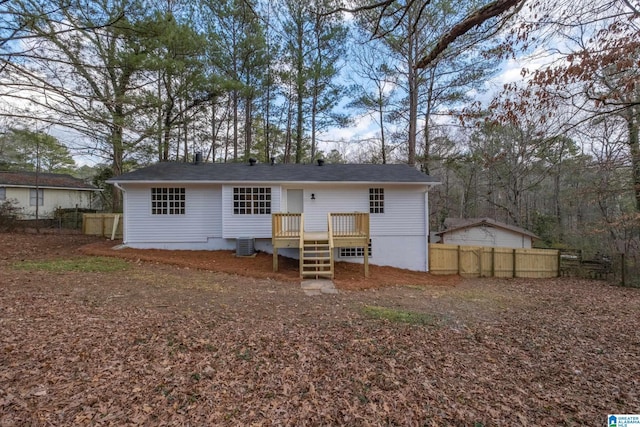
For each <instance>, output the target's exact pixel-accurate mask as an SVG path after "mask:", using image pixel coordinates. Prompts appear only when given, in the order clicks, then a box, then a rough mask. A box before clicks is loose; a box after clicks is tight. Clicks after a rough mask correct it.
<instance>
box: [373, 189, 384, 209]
mask: <svg viewBox="0 0 640 427" xmlns="http://www.w3.org/2000/svg"><path fill="white" fill-rule="evenodd" d="M369 213H372V214H377V213H384V188H370V189H369Z"/></svg>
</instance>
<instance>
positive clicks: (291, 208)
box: [287, 189, 304, 213]
mask: <svg viewBox="0 0 640 427" xmlns="http://www.w3.org/2000/svg"><path fill="white" fill-rule="evenodd" d="M287 212H288V213H303V212H304V192H303V191H302V190H298V189H287Z"/></svg>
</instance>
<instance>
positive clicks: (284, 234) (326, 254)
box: [271, 212, 370, 278]
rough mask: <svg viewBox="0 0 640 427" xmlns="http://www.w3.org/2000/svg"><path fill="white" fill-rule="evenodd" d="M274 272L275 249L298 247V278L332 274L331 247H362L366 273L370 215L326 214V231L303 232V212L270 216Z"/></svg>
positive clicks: (275, 261) (367, 269) (354, 213)
mask: <svg viewBox="0 0 640 427" xmlns="http://www.w3.org/2000/svg"><path fill="white" fill-rule="evenodd" d="M271 225H272V228H271V232H272V237H271V243H272V246H273V271H278V249H281V248H298V249H299V251H300V277H306V276H315V277H320V276H323V277H329V278H333V276H334V259H333V258H334V257H333V252H334V251H333V249H334V248H353V247H363V248H365V250H364V274H365V277H368V276H369V254H368V251H367V248H368V246H369V237H370V235H369V214H368V213H364V212H349V213H329V214H328V215H327V231H310V232H309V231H304V215H303V214H300V213H296V214H289V213H275V214H272V216H271Z"/></svg>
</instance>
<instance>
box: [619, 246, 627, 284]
mask: <svg viewBox="0 0 640 427" xmlns="http://www.w3.org/2000/svg"><path fill="white" fill-rule="evenodd" d="M625 267H626V264H625V261H624V252H623V253H621V254H620V268H621V269H622V271H621V275H622V286H625V285H626V283H625V279H626V277H625V276H626V271H625V270H626V268H625Z"/></svg>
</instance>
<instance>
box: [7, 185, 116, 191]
mask: <svg viewBox="0 0 640 427" xmlns="http://www.w3.org/2000/svg"><path fill="white" fill-rule="evenodd" d="M0 187H4V188H33V189H35V188H36V185H35V184H33V185H23V184H0ZM38 188H39V189H41V190H77V191H104V190H103V189H102V188H80V187H53V186H51V185H41V184H38Z"/></svg>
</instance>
